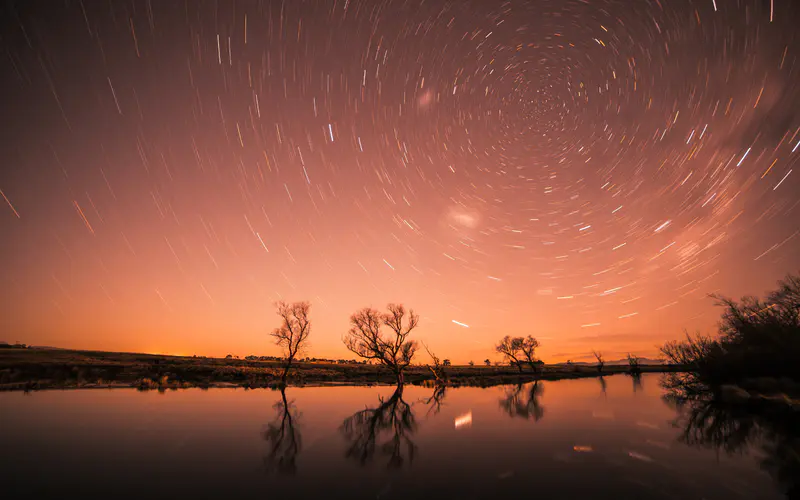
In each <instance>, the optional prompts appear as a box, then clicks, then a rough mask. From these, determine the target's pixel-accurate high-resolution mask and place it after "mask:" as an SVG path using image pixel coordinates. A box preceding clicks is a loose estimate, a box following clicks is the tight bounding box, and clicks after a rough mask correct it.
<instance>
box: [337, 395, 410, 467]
mask: <svg viewBox="0 0 800 500" xmlns="http://www.w3.org/2000/svg"><path fill="white" fill-rule="evenodd" d="M379 401H380V404H379V405H378V406H377V407H375V408H365V409H363V410H361V411H357V412H356V413H354V414H353V415H352V416H350V417H348V418H346V419H345V420H344V422H343V423H342V426H341V431H342V434H343V435H344V437H345V440H346V441H347V443H348V445H347V451H346V453H345V456H346V457H347V458H350V459H354V460H356V461H358V462H359V463H360V464H361V465H366V464H368V463H369V462H372V461H373V460H374V459H375V452H376V450H380V455H383V456H385V457H388V461H387V466H388V467H389V468H400V467H402V466H403V464H404V463H405V462H406V460H408V462H409V463H411V462H413V460H414V454H415V453H416V450H417V445H416V444H414V441H413V440H412V436H413V435H414V432H415V431H416V429H417V423H416V420H415V417H414V412H413V411H412V409H411V406H410V405H409V404H408V403H406V402H405V401H404V400H403V386H398V387H397V389H396V390H395V391H394V394H392V397H390V398H389V399H388V400H386V401H384V400H383V399H382V398H379ZM378 444H380V446H378Z"/></svg>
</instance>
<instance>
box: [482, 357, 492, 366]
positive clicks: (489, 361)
mask: <svg viewBox="0 0 800 500" xmlns="http://www.w3.org/2000/svg"><path fill="white" fill-rule="evenodd" d="M483 364H484V365H486V366H492V361H491V360H490V359H488V358H487V359H484V360H483Z"/></svg>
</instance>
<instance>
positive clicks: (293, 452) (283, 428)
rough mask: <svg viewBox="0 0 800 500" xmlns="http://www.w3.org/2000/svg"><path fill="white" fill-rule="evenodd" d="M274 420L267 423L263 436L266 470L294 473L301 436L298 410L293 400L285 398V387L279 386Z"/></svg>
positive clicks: (300, 445)
mask: <svg viewBox="0 0 800 500" xmlns="http://www.w3.org/2000/svg"><path fill="white" fill-rule="evenodd" d="M273 408H274V409H275V420H273V421H272V422H270V423H269V424H267V428H266V430H264V431H263V434H262V435H263V437H264V439H265V440H266V441H267V444H268V450H267V455H266V456H265V457H264V464H265V466H266V468H267V472H269V473H271V472H274V471H276V472H278V473H279V474H289V475H291V474H295V473H296V472H297V455H298V454H299V453H300V450H301V449H302V436H301V435H300V430H299V428H298V426H297V421H298V419H299V417H300V412H299V411H298V410H297V408H296V407H295V404H294V400H292V401H289V400H288V399H287V398H286V388H281V399H280V400H278V401H277V402H276V403H275V405H274V406H273Z"/></svg>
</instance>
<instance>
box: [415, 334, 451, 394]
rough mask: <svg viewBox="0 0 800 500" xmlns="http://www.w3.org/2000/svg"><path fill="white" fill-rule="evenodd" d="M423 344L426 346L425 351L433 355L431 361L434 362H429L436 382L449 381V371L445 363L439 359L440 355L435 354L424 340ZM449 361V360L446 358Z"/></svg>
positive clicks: (443, 382) (429, 367)
mask: <svg viewBox="0 0 800 500" xmlns="http://www.w3.org/2000/svg"><path fill="white" fill-rule="evenodd" d="M422 346H423V347H424V348H425V352H427V353H428V356H430V357H431V361H432V362H433V364H428V369H429V370H430V371H431V373H433V377H434V379H435V380H436V384H437V385H438V384H445V383H446V382H447V373H446V372H445V370H444V367H445V366H449V364H448V365H445V364H444V363H442V362H441V361H440V360H439V356H437V355H436V354H434V353H433V352H432V351H431V350H430V349H429V348H428V345H427V344H425V343H424V342H423V344H422ZM445 361H447V360H445Z"/></svg>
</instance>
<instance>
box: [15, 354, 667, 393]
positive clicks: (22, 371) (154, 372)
mask: <svg viewBox="0 0 800 500" xmlns="http://www.w3.org/2000/svg"><path fill="white" fill-rule="evenodd" d="M641 368H642V371H643V372H663V371H677V369H676V368H675V367H669V366H664V365H643V366H642V367H641ZM627 369H628V367H627V366H606V367H605V368H604V369H603V374H604V375H612V374H614V373H625V372H626V371H627ZM281 371H282V364H281V363H280V362H277V361H250V360H242V359H221V358H206V357H182V356H163V355H155V354H135V353H119V352H100V351H71V350H60V349H53V350H48V349H0V390H39V389H71V388H93V387H136V388H141V389H159V390H165V389H178V388H187V387H250V388H256V387H276V386H278V385H279V384H280V375H281ZM447 375H448V377H449V379H450V384H451V385H453V386H459V385H496V384H506V383H517V382H520V381H527V380H534V379H536V378H539V379H542V380H556V379H562V378H577V377H594V376H597V375H598V372H597V369H596V368H595V367H593V366H581V365H576V366H565V365H545V366H544V367H543V369H542V372H541V373H540V374H538V375H536V374H534V373H532V372H526V373H524V374H520V373H519V371H518V370H517V368H516V367H509V366H452V367H448V369H447ZM431 380H433V376H432V374H431V372H430V371H429V370H428V368H427V367H425V366H412V367H410V368H409V369H408V371H407V373H406V382H407V383H410V384H422V383H425V382H426V381H431ZM393 382H394V375H392V374H391V373H390V372H388V371H387V370H386V369H384V368H382V367H379V366H376V365H364V364H339V363H324V362H313V363H303V362H300V363H298V364H297V365H296V367H294V368H293V369H292V372H291V375H290V377H289V380H288V383H289V384H290V385H308V384H349V385H365V384H366V385H369V384H392V383H393Z"/></svg>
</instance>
